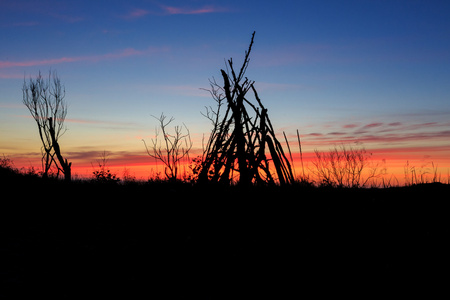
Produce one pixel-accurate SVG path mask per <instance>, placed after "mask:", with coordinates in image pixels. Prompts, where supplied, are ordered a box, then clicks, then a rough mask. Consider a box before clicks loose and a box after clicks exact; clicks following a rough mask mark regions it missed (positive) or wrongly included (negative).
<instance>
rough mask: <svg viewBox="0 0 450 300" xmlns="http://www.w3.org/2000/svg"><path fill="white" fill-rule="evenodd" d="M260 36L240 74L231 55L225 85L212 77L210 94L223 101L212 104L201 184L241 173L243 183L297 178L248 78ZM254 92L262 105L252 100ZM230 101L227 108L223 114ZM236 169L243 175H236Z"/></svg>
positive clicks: (224, 73)
mask: <svg viewBox="0 0 450 300" xmlns="http://www.w3.org/2000/svg"><path fill="white" fill-rule="evenodd" d="M254 36H255V33H253V35H252V39H251V42H250V46H249V48H248V50H247V51H246V52H245V59H244V62H243V64H242V67H241V69H240V71H239V73H238V74H236V72H235V70H234V66H233V60H232V59H229V60H228V66H227V71H225V70H221V75H222V78H223V87H221V86H220V85H219V84H217V83H216V81H215V80H214V79H213V80H210V85H211V90H210V93H211V95H212V97H213V99H214V100H215V101H216V102H217V110H215V111H214V110H212V109H208V108H207V113H206V117H208V118H209V119H210V120H211V121H212V123H213V129H212V131H211V134H210V136H209V140H208V142H207V144H206V147H205V148H204V153H203V158H202V165H201V170H200V172H199V175H198V182H200V183H202V182H216V183H224V184H231V183H232V182H233V181H235V179H234V178H235V177H238V180H237V182H238V183H239V184H240V185H250V184H276V182H278V183H279V184H281V185H283V184H288V183H292V182H293V181H294V176H293V173H292V168H291V165H290V163H289V160H288V159H287V158H286V156H285V154H284V151H283V148H282V146H281V144H280V142H279V141H278V140H277V138H276V136H275V132H274V130H273V127H272V124H271V122H270V119H269V116H268V114H267V109H266V108H265V107H264V106H263V104H262V103H261V99H260V98H259V95H258V93H257V91H256V89H255V86H254V83H255V82H254V81H251V80H249V79H248V78H247V77H244V75H245V72H246V70H247V67H248V64H249V62H250V58H249V56H250V52H251V49H252V46H253V39H254ZM250 90H251V91H252V92H253V96H254V98H255V100H256V103H252V102H251V101H249V100H248V98H247V94H251V93H249V91H250ZM224 103H225V104H226V110H225V113H224V114H223V116H222V115H221V113H222V112H221V110H222V107H223V104H224ZM266 152H267V153H266ZM271 163H272V164H273V166H272V165H271ZM273 171H275V173H274V174H276V177H274V174H272V173H273ZM234 172H237V173H238V174H237V175H236V176H235V175H234Z"/></svg>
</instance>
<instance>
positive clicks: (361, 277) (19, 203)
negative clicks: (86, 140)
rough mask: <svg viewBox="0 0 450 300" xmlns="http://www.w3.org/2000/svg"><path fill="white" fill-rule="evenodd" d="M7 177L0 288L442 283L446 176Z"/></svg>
mask: <svg viewBox="0 0 450 300" xmlns="http://www.w3.org/2000/svg"><path fill="white" fill-rule="evenodd" d="M3 177H4V178H2V180H1V183H0V187H1V190H2V196H1V201H0V217H1V218H0V219H1V223H0V225H1V227H0V264H1V265H0V285H1V289H0V298H2V299H3V298H5V299H6V298H14V297H17V298H30V297H33V298H36V297H37V296H39V295H43V296H45V297H46V298H47V299H48V298H57V299H64V298H78V299H79V298H94V297H95V298H97V297H98V298H100V297H101V298H105V297H108V296H116V297H117V296H119V297H120V296H123V297H121V298H127V299H136V298H157V299H159V298H170V299H173V298H175V299H179V298H183V297H184V298H194V299H217V298H228V299H230V298H233V299H235V298H239V299H241V298H257V297H256V295H260V294H262V295H265V296H267V295H269V294H272V295H276V297H269V298H285V297H281V296H280V295H281V294H283V293H284V292H287V291H289V293H290V295H291V296H292V298H299V297H300V296H304V295H305V294H306V293H311V292H312V293H314V294H313V295H314V296H315V298H318V297H319V296H321V295H323V293H332V294H334V295H336V296H338V295H345V296H349V295H352V294H353V295H356V296H358V295H359V294H358V293H359V292H358V291H359V290H362V291H363V294H360V295H372V294H377V293H380V294H383V292H382V291H384V290H385V289H388V288H395V289H396V290H397V291H398V292H400V293H401V294H403V295H404V293H403V292H402V289H409V291H416V290H417V291H419V290H423V288H424V284H425V282H432V284H433V286H432V287H429V285H428V284H427V285H426V289H429V291H430V292H432V291H435V290H436V288H439V287H440V286H441V285H442V284H444V283H446V280H445V277H443V276H442V275H439V274H443V273H441V272H444V274H448V265H447V264H446V262H447V255H448V250H449V248H448V246H447V242H448V239H449V231H450V230H449V228H450V227H449V222H448V212H449V210H448V208H449V192H450V187H449V186H448V185H442V184H431V185H423V186H412V187H407V188H390V189H360V190H350V189H326V188H320V189H319V188H305V187H300V186H297V187H288V188H270V189H269V188H258V189H256V188H254V189H249V190H242V189H238V188H227V189H225V188H219V187H191V186H187V185H169V184H164V183H160V184H145V185H137V184H136V185H127V186H119V185H115V186H114V185H95V184H87V183H79V182H78V183H72V184H64V183H55V182H44V181H42V180H38V179H32V178H24V177H17V178H14V177H11V176H9V177H5V176H3ZM404 279H408V280H406V285H404V284H401V282H403V281H404ZM238 289H240V292H236V291H237V290H238ZM161 292H163V293H162V294H161ZM391 295H393V294H392V293H391ZM180 296H181V297H180Z"/></svg>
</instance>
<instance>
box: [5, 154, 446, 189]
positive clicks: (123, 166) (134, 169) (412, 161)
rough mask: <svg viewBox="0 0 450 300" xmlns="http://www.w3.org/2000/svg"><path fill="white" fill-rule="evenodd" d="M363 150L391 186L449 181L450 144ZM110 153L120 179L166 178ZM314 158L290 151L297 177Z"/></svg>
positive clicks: (137, 159)
mask: <svg viewBox="0 0 450 300" xmlns="http://www.w3.org/2000/svg"><path fill="white" fill-rule="evenodd" d="M331 148H333V147H330V149H331ZM365 149H366V151H367V154H368V155H370V162H371V164H372V166H377V168H378V169H379V170H382V169H385V170H386V174H385V175H384V176H383V178H384V180H385V181H390V182H391V183H392V184H394V185H404V184H405V183H408V182H410V181H411V178H410V176H412V175H413V174H411V172H412V170H414V171H413V172H415V173H416V176H420V175H422V176H423V178H422V180H423V181H427V182H431V180H432V179H433V177H434V176H436V175H437V178H438V181H440V182H443V183H448V182H449V180H450V177H449V172H450V171H449V170H450V168H449V167H448V166H450V157H449V155H448V153H449V152H450V146H442V147H425V146H422V147H404V148H378V149H368V148H365ZM291 150H292V149H291ZM321 151H322V150H321ZM323 152H327V150H324V151H323ZM430 152H432V154H433V155H429V153H430ZM200 153H201V152H200V151H199V150H193V151H192V153H191V155H190V159H192V158H194V157H196V156H197V155H200ZM110 154H111V155H110V156H108V162H107V165H106V167H107V169H108V170H110V171H111V173H113V174H116V175H117V177H119V178H121V179H122V178H123V176H124V173H126V175H127V176H131V177H133V178H135V179H136V180H148V179H154V178H156V177H157V176H159V178H160V179H165V175H164V169H165V166H164V164H163V163H162V162H160V161H156V160H155V159H153V158H150V157H149V156H148V155H146V154H144V153H143V154H141V155H123V156H120V155H113V154H114V153H110ZM285 154H286V157H287V158H288V159H289V160H290V154H289V152H288V151H287V149H285ZM88 157H90V158H92V157H93V153H90V155H87V157H84V158H83V157H78V158H76V159H73V160H72V162H73V165H72V174H73V175H74V178H80V179H89V178H93V172H94V171H95V170H98V169H99V166H98V163H99V161H100V159H99V154H98V153H97V156H96V158H95V159H91V160H90V161H87V160H88ZM9 158H11V159H12V160H13V163H14V166H15V167H17V168H24V169H25V170H26V169H27V168H29V167H31V166H33V167H34V168H35V169H36V170H39V169H40V161H39V158H38V157H35V158H34V159H33V160H31V158H25V157H17V158H14V157H9ZM315 158H316V155H315V153H314V151H306V152H303V153H302V159H303V168H302V162H301V159H300V153H299V152H298V151H293V152H292V159H293V164H292V165H293V169H294V170H293V171H294V173H295V175H296V177H297V178H300V177H301V176H302V175H303V172H304V174H305V175H306V176H309V178H310V179H312V180H315V179H314V176H313V172H312V170H313V169H314V164H313V162H314V160H315ZM69 161H70V157H69ZM190 164H191V160H187V159H185V160H184V161H183V162H182V163H181V164H180V167H179V178H180V179H182V178H186V177H187V176H188V175H190V174H192V172H191V169H190V168H189V166H190ZM435 173H436V174H435ZM158 174H159V175H158ZM381 180H382V179H381V177H380V178H379V179H378V181H377V182H378V183H380V184H381Z"/></svg>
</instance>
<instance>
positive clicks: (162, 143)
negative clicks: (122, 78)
mask: <svg viewBox="0 0 450 300" xmlns="http://www.w3.org/2000/svg"><path fill="white" fill-rule="evenodd" d="M155 118H156V117H155ZM156 119H157V120H158V121H159V129H158V128H157V129H156V134H155V138H154V139H152V140H151V143H152V145H151V147H150V149H149V147H147V144H146V143H145V140H142V141H143V142H144V145H145V149H146V150H147V153H148V155H149V156H150V157H153V158H155V159H157V160H160V161H161V162H163V164H164V165H165V168H164V174H165V175H166V178H167V179H169V180H173V181H175V180H176V179H177V176H178V170H179V167H180V163H181V161H182V159H183V158H185V157H189V151H190V150H191V148H192V141H191V135H190V133H189V129H188V128H187V127H186V125H184V124H183V125H184V128H185V129H186V131H187V133H183V127H182V126H179V125H177V126H175V128H174V130H175V132H174V134H173V135H172V134H169V132H168V131H167V126H168V125H169V124H170V123H172V121H173V120H174V118H170V120H168V121H167V120H166V116H165V115H164V114H161V116H160V117H159V118H156ZM160 133H162V140H160V139H159V136H160Z"/></svg>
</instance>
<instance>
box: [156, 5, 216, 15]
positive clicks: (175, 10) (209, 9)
mask: <svg viewBox="0 0 450 300" xmlns="http://www.w3.org/2000/svg"><path fill="white" fill-rule="evenodd" d="M161 8H162V9H163V10H164V12H165V13H166V14H169V15H197V14H208V13H216V12H223V11H225V9H223V8H217V7H213V6H205V7H203V8H199V9H189V8H180V7H174V6H163V5H161Z"/></svg>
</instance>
